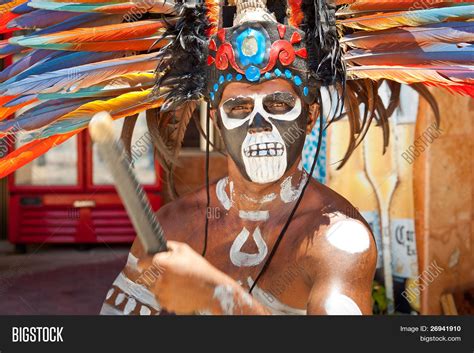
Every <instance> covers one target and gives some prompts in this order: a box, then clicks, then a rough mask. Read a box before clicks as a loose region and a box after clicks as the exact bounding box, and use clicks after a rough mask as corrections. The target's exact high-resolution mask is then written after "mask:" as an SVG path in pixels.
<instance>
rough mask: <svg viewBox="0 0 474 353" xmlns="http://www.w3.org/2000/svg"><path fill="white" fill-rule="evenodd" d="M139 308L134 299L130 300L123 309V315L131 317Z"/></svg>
mask: <svg viewBox="0 0 474 353" xmlns="http://www.w3.org/2000/svg"><path fill="white" fill-rule="evenodd" d="M136 306H137V301H136V300H135V299H134V298H128V300H127V304H125V308H124V309H123V313H124V314H125V315H130V313H131V312H132V311H133V310H135V308H136Z"/></svg>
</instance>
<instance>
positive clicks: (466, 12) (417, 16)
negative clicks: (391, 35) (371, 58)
mask: <svg viewBox="0 0 474 353" xmlns="http://www.w3.org/2000/svg"><path fill="white" fill-rule="evenodd" d="M472 18H474V5H460V6H454V7H445V8H440V9H427V10H413V11H405V12H389V13H382V14H376V15H369V16H362V17H355V18H348V19H344V20H341V21H339V23H340V24H341V25H343V26H345V27H350V28H354V29H359V30H364V31H377V30H383V29H389V28H393V27H399V26H412V27H416V26H423V25H428V24H435V23H440V22H445V21H448V20H451V21H458V20H470V19H472Z"/></svg>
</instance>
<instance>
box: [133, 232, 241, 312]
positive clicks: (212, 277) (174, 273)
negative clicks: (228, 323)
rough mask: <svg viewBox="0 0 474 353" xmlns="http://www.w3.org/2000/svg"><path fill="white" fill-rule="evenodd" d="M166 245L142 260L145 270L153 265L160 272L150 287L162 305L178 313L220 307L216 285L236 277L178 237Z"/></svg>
mask: <svg viewBox="0 0 474 353" xmlns="http://www.w3.org/2000/svg"><path fill="white" fill-rule="evenodd" d="M167 245H168V249H169V251H167V252H163V253H158V254H156V255H154V256H150V257H147V258H145V259H143V260H141V261H140V262H139V268H140V270H141V271H142V272H145V271H146V270H148V269H149V268H150V267H153V271H152V272H153V273H155V274H158V275H157V276H155V277H156V279H155V281H154V282H153V283H152V284H151V285H150V290H151V291H152V292H153V293H154V294H155V296H156V298H157V299H158V302H159V303H160V304H161V306H162V307H163V308H165V309H166V310H167V311H170V312H174V313H177V314H192V313H194V312H197V311H201V310H211V311H215V310H217V309H216V308H215V306H216V302H215V300H213V297H214V290H215V288H216V287H217V286H219V285H227V284H230V283H232V282H234V281H233V280H232V279H231V278H230V277H228V276H227V275H225V274H224V273H222V272H221V271H219V270H218V269H217V268H215V267H214V266H212V265H211V264H210V263H209V262H208V261H207V260H206V259H204V258H203V257H202V256H201V255H200V254H198V253H197V252H196V251H194V250H193V249H192V248H191V247H190V246H189V245H187V244H185V243H180V242H175V241H168V243H167Z"/></svg>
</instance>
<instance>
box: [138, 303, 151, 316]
mask: <svg viewBox="0 0 474 353" xmlns="http://www.w3.org/2000/svg"><path fill="white" fill-rule="evenodd" d="M150 314H151V310H150V308H149V307H147V306H145V305H142V307H141V308H140V315H141V316H148V315H150Z"/></svg>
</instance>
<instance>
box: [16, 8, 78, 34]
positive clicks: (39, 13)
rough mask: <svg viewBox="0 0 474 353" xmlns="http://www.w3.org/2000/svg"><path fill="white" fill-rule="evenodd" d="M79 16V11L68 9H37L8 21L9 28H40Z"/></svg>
mask: <svg viewBox="0 0 474 353" xmlns="http://www.w3.org/2000/svg"><path fill="white" fill-rule="evenodd" d="M75 16H77V13H74V12H66V11H49V10H36V11H33V12H30V13H27V14H24V15H22V16H19V17H17V18H15V19H13V20H11V21H10V22H8V26H7V27H8V28H18V29H38V28H45V27H49V26H52V25H55V24H58V23H62V22H64V21H66V20H69V19H71V18H73V17H75Z"/></svg>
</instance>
